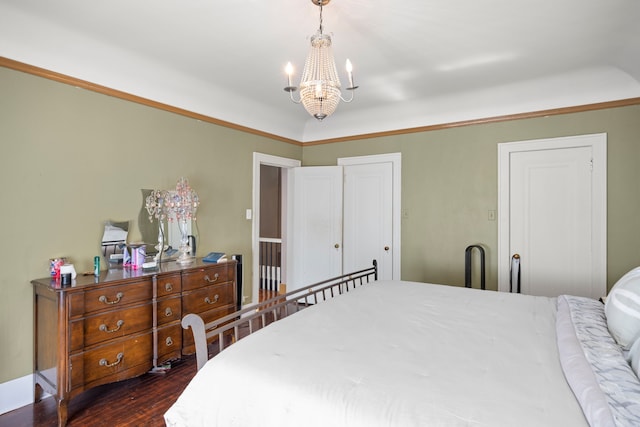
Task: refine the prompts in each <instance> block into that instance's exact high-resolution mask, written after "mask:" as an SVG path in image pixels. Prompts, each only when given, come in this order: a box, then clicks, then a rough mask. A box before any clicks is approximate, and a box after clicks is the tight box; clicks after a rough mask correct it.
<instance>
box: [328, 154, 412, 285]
mask: <svg viewBox="0 0 640 427" xmlns="http://www.w3.org/2000/svg"><path fill="white" fill-rule="evenodd" d="M372 163H391V164H392V165H393V172H392V174H393V220H392V221H393V226H392V227H393V243H392V244H393V280H400V278H401V277H402V275H401V271H400V266H401V252H402V250H401V249H402V248H401V246H400V240H401V239H400V231H401V230H400V225H401V221H400V219H401V215H400V213H401V211H402V204H401V203H402V153H388V154H375V155H371V156H359V157H342V158H339V159H338V165H339V166H348V165H362V164H372Z"/></svg>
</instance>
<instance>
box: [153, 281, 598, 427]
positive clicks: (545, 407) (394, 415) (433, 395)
mask: <svg viewBox="0 0 640 427" xmlns="http://www.w3.org/2000/svg"><path fill="white" fill-rule="evenodd" d="M555 317H556V299H555V298H545V297H532V296H524V295H515V294H506V293H497V292H493V291H479V290H471V289H464V288H456V287H450V286H440V285H430V284H424V283H411V282H397V281H380V282H376V283H372V284H367V285H365V286H363V287H361V288H358V289H357V290H355V291H352V292H349V293H348V294H345V295H342V296H339V297H337V298H335V299H333V300H330V301H328V302H324V303H321V304H318V305H317V306H314V307H310V308H307V309H305V310H302V311H301V312H299V313H297V314H295V315H293V316H291V317H288V318H285V319H283V320H281V321H279V322H276V323H274V324H272V325H270V326H269V327H267V328H265V329H263V330H262V331H260V332H258V333H256V334H254V335H251V336H249V337H247V338H245V339H243V340H241V341H239V342H238V343H236V344H234V345H232V346H231V347H229V348H227V349H226V350H224V351H223V352H222V353H221V354H219V355H217V356H216V357H214V358H213V359H211V360H210V361H209V362H208V363H207V364H206V365H205V366H204V367H203V368H202V369H201V370H200V372H198V374H197V375H196V376H195V377H194V379H193V381H192V382H191V383H190V384H189V386H188V387H187V388H186V389H185V391H184V392H183V394H182V395H181V396H180V398H179V399H178V400H177V401H176V403H175V404H174V405H173V406H172V407H171V408H170V409H169V411H168V412H167V413H166V414H165V420H166V422H167V425H168V426H190V427H196V426H224V427H233V426H245V427H248V426H260V427H271V426H273V427H287V426H291V427H293V426H296V427H298V426H305V427H315V426H317V427H329V426H330V427H340V426H344V427H347V426H348V427H376V426H398V427H411V426H427V425H428V426H490V427H499V426H508V427H513V426H519V427H522V426H532V427H540V426H563V427H569V426H584V425H586V421H585V418H584V416H583V414H582V411H581V409H580V406H579V405H578V403H577V401H576V399H575V397H574V395H573V393H572V391H571V389H570V388H569V386H568V385H567V382H566V380H565V378H564V376H563V373H562V369H561V366H560V363H559V360H558V351H557V346H556V332H555V330H556V329H555V322H556V319H555Z"/></svg>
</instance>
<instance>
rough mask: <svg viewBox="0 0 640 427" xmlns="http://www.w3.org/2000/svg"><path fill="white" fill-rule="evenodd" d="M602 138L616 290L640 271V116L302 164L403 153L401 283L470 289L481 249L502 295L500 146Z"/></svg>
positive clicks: (464, 135)
mask: <svg viewBox="0 0 640 427" xmlns="http://www.w3.org/2000/svg"><path fill="white" fill-rule="evenodd" d="M326 123H327V124H329V122H326ZM602 132H606V133H607V135H608V146H607V147H608V154H607V156H608V162H607V180H608V182H607V184H608V185H607V192H608V195H607V196H608V197H607V198H608V203H607V205H608V206H607V207H608V221H607V227H608V238H607V246H608V255H607V264H608V265H607V267H608V273H607V282H608V286H609V288H610V287H611V286H612V285H613V284H614V283H615V281H616V280H617V279H618V278H620V276H622V275H623V274H624V273H626V272H627V271H628V270H630V269H631V268H633V267H636V266H638V265H640V245H639V242H640V191H639V190H638V187H639V185H640V106H631V107H620V108H611V109H607V110H598V111H592V112H584V113H575V114H567V115H559V116H552V117H544V118H536V119H526V120H517V121H508V122H501V123H493V124H482V125H474V126H467V127H461V128H451V129H446V130H438V131H431V132H421V133H414V134H405V135H399V136H389V137H380V138H372V139H364V140H358V141H351V142H343V143H336V144H329V145H317V146H311V147H305V149H304V153H303V164H304V165H329V164H336V159H337V158H339V157H350V156H361V155H369V154H381V153H393V152H401V153H402V210H403V212H404V213H405V215H403V218H402V278H403V279H405V280H416V281H426V282H434V283H446V284H452V285H464V250H465V248H466V247H467V246H468V245H469V244H475V243H482V244H484V245H485V246H486V248H487V287H488V288H490V289H497V258H496V257H497V239H498V227H497V226H498V223H497V221H489V220H488V211H489V210H496V211H497V208H498V206H497V201H498V195H497V186H498V181H497V180H498V177H497V169H498V161H497V158H498V155H497V144H498V143H501V142H510V141H521V140H529V139H540V138H551V137H559V136H569V135H580V134H591V133H602ZM474 265H475V266H477V265H478V264H477V261H476V262H474ZM478 280H479V279H477V278H474V284H476V285H477V284H479V282H478Z"/></svg>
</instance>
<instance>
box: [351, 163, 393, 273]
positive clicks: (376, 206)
mask: <svg viewBox="0 0 640 427" xmlns="http://www.w3.org/2000/svg"><path fill="white" fill-rule="evenodd" d="M392 173H393V167H392V163H390V162H386V163H372V164H361V165H351V166H344V184H343V185H344V214H343V217H344V231H343V233H344V244H343V246H344V247H343V271H344V272H350V271H357V270H362V269H364V268H369V267H370V266H371V264H372V261H373V260H374V259H375V260H376V261H377V262H378V272H379V274H378V278H379V279H382V280H391V279H392V278H393V250H394V247H393V226H392V218H393V209H392V208H393V185H392V183H393V179H392Z"/></svg>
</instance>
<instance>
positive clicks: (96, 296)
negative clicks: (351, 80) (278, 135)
mask: <svg viewBox="0 0 640 427" xmlns="http://www.w3.org/2000/svg"><path fill="white" fill-rule="evenodd" d="M152 293H153V292H152V289H151V281H150V280H145V281H141V282H136V283H128V284H123V285H119V286H104V287H100V288H98V289H92V290H89V291H86V292H84V312H85V313H91V312H94V311H98V310H107V309H112V310H113V309H117V308H119V307H121V306H123V305H127V304H133V303H136V302H140V301H144V302H146V301H150V300H151V297H152ZM75 314H82V313H75Z"/></svg>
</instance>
